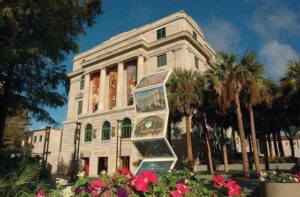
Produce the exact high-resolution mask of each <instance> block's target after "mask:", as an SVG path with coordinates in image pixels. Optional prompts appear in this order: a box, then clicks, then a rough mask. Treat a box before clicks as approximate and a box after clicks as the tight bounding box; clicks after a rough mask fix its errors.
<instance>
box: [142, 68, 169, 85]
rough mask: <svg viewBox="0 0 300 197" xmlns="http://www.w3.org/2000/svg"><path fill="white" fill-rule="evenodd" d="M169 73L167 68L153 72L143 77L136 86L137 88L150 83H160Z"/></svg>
mask: <svg viewBox="0 0 300 197" xmlns="http://www.w3.org/2000/svg"><path fill="white" fill-rule="evenodd" d="M168 74H169V70H167V71H163V72H159V73H155V74H153V75H149V76H147V77H144V78H143V79H142V80H141V81H140V82H139V84H138V86H137V87H136V88H137V89H138V88H145V87H148V86H152V85H157V84H160V83H164V81H165V80H166V78H167V76H168Z"/></svg>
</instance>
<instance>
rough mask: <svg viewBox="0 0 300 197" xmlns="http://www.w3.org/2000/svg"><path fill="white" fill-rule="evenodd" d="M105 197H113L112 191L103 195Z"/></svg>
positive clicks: (107, 191)
mask: <svg viewBox="0 0 300 197" xmlns="http://www.w3.org/2000/svg"><path fill="white" fill-rule="evenodd" d="M103 195H104V197H112V196H113V192H112V191H111V190H106V191H105V192H104V193H103Z"/></svg>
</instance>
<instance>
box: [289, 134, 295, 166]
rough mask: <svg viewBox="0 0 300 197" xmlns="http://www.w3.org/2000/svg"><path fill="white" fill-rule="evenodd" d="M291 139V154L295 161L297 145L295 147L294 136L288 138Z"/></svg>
mask: <svg viewBox="0 0 300 197" xmlns="http://www.w3.org/2000/svg"><path fill="white" fill-rule="evenodd" d="M288 139H289V143H290V147H291V156H292V159H293V161H295V147H294V140H293V139H292V138H288Z"/></svg>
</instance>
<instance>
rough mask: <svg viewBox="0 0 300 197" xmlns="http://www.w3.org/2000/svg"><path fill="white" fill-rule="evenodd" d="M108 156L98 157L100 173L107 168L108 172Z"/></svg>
mask: <svg viewBox="0 0 300 197" xmlns="http://www.w3.org/2000/svg"><path fill="white" fill-rule="evenodd" d="M107 166H108V157H98V174H100V173H101V171H103V170H105V171H106V172H107Z"/></svg>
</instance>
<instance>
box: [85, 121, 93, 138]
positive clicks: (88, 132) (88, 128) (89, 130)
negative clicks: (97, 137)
mask: <svg viewBox="0 0 300 197" xmlns="http://www.w3.org/2000/svg"><path fill="white" fill-rule="evenodd" d="M92 130H93V127H92V125H91V124H88V125H86V127H85V133H84V141H85V142H90V141H92Z"/></svg>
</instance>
